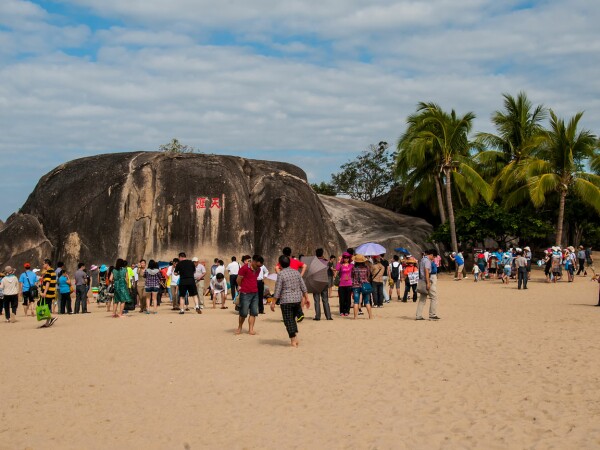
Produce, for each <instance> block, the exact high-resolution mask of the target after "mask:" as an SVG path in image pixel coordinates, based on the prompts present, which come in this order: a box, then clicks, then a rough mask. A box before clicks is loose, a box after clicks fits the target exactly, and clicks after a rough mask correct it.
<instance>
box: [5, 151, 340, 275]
mask: <svg viewBox="0 0 600 450" xmlns="http://www.w3.org/2000/svg"><path fill="white" fill-rule="evenodd" d="M286 245H287V246H290V247H292V249H293V250H294V252H298V253H300V252H302V253H305V254H308V253H312V252H313V250H314V248H315V247H317V246H322V247H323V248H324V249H325V250H326V251H327V252H339V251H340V250H341V249H342V248H344V247H345V242H344V240H343V238H342V237H341V236H340V234H339V233H338V232H337V230H336V228H335V226H334V225H333V222H332V221H331V219H330V217H329V214H328V213H327V211H326V209H325V208H324V206H323V204H322V203H321V201H319V198H318V196H317V195H316V194H315V193H314V192H313V191H312V189H311V188H310V186H309V184H308V183H307V181H306V175H305V173H304V172H303V171H302V170H301V169H299V168H298V167H296V166H293V165H291V164H286V163H277V162H266V161H256V160H249V159H243V158H238V157H232V156H216V155H204V154H167V153H156V152H135V153H121V154H108V155H100V156H94V157H89V158H83V159H79V160H75V161H71V162H69V163H67V164H63V165H61V166H59V167H57V168H56V169H54V170H53V171H51V172H50V173H48V174H47V175H45V176H44V177H42V179H41V180H40V181H39V183H38V185H37V187H36V188H35V190H34V191H33V193H32V194H31V195H30V196H29V198H28V199H27V201H26V203H25V204H24V205H23V207H22V208H21V210H20V211H19V213H17V214H13V215H12V216H11V217H10V218H9V219H8V221H7V223H6V226H5V228H4V229H3V230H1V231H0V265H4V264H6V263H8V262H9V261H10V263H11V264H13V265H16V264H22V263H23V262H24V261H30V262H32V263H33V264H36V265H38V264H39V263H40V261H41V260H42V259H43V258H44V257H51V258H52V259H53V260H54V261H56V260H59V259H60V260H63V261H64V262H65V263H66V264H67V267H70V268H73V267H74V266H75V264H76V263H77V261H80V260H82V261H86V262H87V263H88V264H97V263H113V262H114V261H115V259H116V258H118V257H122V258H126V259H128V260H129V261H133V260H136V259H139V258H141V257H145V258H146V259H148V258H156V259H162V260H170V259H172V258H173V257H175V256H177V254H178V253H179V252H180V251H182V250H183V251H186V252H187V254H188V256H189V257H191V256H194V255H197V256H200V257H202V258H203V259H205V260H207V261H211V260H212V258H214V257H217V256H219V257H222V258H229V257H230V256H232V255H238V256H239V255H240V254H241V253H249V254H252V253H260V254H262V255H264V256H265V258H266V259H267V260H268V262H269V263H270V264H273V263H274V262H275V259H276V257H277V256H278V255H279V254H280V250H281V248H282V247H284V246H286Z"/></svg>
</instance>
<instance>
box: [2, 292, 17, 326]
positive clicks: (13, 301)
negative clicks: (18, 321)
mask: <svg viewBox="0 0 600 450" xmlns="http://www.w3.org/2000/svg"><path fill="white" fill-rule="evenodd" d="M2 303H3V305H2V306H3V307H4V317H6V320H9V319H10V311H11V310H12V313H13V315H15V316H16V315H17V306H18V305H19V295H5V296H4V300H3V301H2Z"/></svg>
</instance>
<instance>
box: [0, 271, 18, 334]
mask: <svg viewBox="0 0 600 450" xmlns="http://www.w3.org/2000/svg"><path fill="white" fill-rule="evenodd" d="M4 274H5V277H4V278H2V281H0V289H2V292H3V294H4V299H3V306H4V317H6V322H16V321H17V319H16V316H17V307H18V305H19V279H18V278H17V277H16V276H15V269H14V268H12V267H11V266H6V267H5V268H4ZM11 311H12V313H13V315H12V317H11V316H10V313H11Z"/></svg>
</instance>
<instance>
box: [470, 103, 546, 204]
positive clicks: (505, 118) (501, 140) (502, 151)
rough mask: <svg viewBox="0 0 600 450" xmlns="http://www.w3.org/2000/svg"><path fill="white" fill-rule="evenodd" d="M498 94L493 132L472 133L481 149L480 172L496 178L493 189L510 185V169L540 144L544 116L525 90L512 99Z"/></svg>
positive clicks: (542, 108) (505, 187)
mask: <svg viewBox="0 0 600 450" xmlns="http://www.w3.org/2000/svg"><path fill="white" fill-rule="evenodd" d="M502 96H503V97H504V110H503V111H496V112H494V113H493V114H492V123H493V124H494V126H495V127H496V130H497V134H492V133H477V134H476V135H475V143H476V144H477V145H478V146H479V147H481V148H484V150H483V151H481V152H480V153H479V154H478V155H477V157H476V161H477V162H478V163H479V164H480V165H481V170H480V172H481V173H482V174H483V175H484V176H489V177H496V178H495V181H494V188H495V189H494V190H495V191H496V192H498V191H503V192H507V191H508V190H510V189H513V188H514V183H513V181H514V180H515V177H514V176H513V174H514V171H515V169H516V167H517V166H518V165H519V164H520V162H521V161H522V160H523V159H525V158H528V157H529V156H530V155H531V152H532V151H533V150H535V149H536V148H538V147H539V146H540V145H541V143H542V141H543V133H544V131H545V130H544V128H543V126H542V124H541V122H542V121H543V120H545V119H546V117H547V116H548V111H547V110H546V108H545V107H544V106H543V105H537V106H536V107H535V108H534V107H533V104H532V103H531V101H530V100H529V99H528V98H527V94H525V92H519V93H518V95H517V97H516V98H515V97H513V96H511V95H509V94H502Z"/></svg>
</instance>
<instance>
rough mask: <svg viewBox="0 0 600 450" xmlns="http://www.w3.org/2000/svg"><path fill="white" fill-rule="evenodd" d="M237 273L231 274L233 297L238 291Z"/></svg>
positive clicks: (230, 283) (230, 282) (230, 281)
mask: <svg viewBox="0 0 600 450" xmlns="http://www.w3.org/2000/svg"><path fill="white" fill-rule="evenodd" d="M237 277H238V276H237V275H229V285H230V286H231V298H232V299H233V298H235V293H236V292H237V291H238V284H237Z"/></svg>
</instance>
